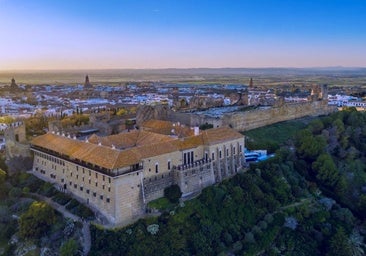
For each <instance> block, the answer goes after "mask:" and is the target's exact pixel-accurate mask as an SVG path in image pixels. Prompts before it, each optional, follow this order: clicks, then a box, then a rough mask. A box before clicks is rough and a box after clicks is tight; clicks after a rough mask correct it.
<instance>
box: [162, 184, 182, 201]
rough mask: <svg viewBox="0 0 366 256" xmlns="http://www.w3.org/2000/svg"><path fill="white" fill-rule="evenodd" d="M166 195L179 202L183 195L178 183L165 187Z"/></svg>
mask: <svg viewBox="0 0 366 256" xmlns="http://www.w3.org/2000/svg"><path fill="white" fill-rule="evenodd" d="M164 196H165V197H166V198H168V200H169V201H170V202H172V203H178V202H179V198H180V197H181V196H182V191H180V187H179V186H178V185H171V186H170V187H167V188H165V189H164Z"/></svg>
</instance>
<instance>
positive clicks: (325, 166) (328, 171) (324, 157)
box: [312, 154, 340, 187]
mask: <svg viewBox="0 0 366 256" xmlns="http://www.w3.org/2000/svg"><path fill="white" fill-rule="evenodd" d="M312 167H313V169H314V171H315V172H316V178H317V179H318V180H319V181H320V182H321V183H322V184H323V185H325V186H328V187H334V186H335V185H336V184H337V182H338V181H339V178H340V175H339V172H338V169H337V166H336V165H335V163H334V161H333V159H332V157H331V156H330V155H329V154H321V155H320V156H319V157H318V158H317V160H316V161H315V162H314V163H313V165H312Z"/></svg>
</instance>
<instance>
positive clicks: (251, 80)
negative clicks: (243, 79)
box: [249, 78, 253, 88]
mask: <svg viewBox="0 0 366 256" xmlns="http://www.w3.org/2000/svg"><path fill="white" fill-rule="evenodd" d="M249 88H253V78H250V81H249Z"/></svg>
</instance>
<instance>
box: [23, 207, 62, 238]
mask: <svg viewBox="0 0 366 256" xmlns="http://www.w3.org/2000/svg"><path fill="white" fill-rule="evenodd" d="M55 221H56V216H55V212H54V210H53V209H52V208H51V206H49V205H48V204H46V203H45V202H33V203H32V204H31V205H30V206H29V208H28V210H27V211H26V212H25V213H23V214H22V215H21V216H20V223H19V224H20V226H19V233H20V236H21V237H23V238H40V236H41V235H42V234H44V233H45V232H46V231H47V230H48V229H49V227H50V226H51V225H52V224H53V223H55Z"/></svg>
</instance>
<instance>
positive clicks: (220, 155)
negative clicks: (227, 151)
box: [219, 150, 222, 158]
mask: <svg viewBox="0 0 366 256" xmlns="http://www.w3.org/2000/svg"><path fill="white" fill-rule="evenodd" d="M219 157H220V158H222V154H221V150H220V151H219Z"/></svg>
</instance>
